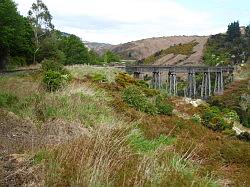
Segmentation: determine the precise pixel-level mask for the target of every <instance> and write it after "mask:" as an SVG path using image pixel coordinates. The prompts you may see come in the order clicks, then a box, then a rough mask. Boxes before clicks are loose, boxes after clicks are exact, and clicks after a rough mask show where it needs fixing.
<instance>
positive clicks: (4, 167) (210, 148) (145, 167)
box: [0, 66, 250, 187]
mask: <svg viewBox="0 0 250 187" xmlns="http://www.w3.org/2000/svg"><path fill="white" fill-rule="evenodd" d="M67 70H68V71H69V72H71V75H72V77H73V80H72V81H71V82H70V84H69V85H68V86H66V87H64V88H62V89H61V90H59V91H57V92H52V93H51V92H47V91H46V90H45V89H43V87H42V85H41V79H42V77H41V75H42V74H41V72H39V71H37V72H33V73H28V72H26V73H24V72H22V73H19V74H15V75H13V74H8V75H6V76H0V86H1V90H0V142H1V144H0V158H1V159H0V186H114V187H116V186H177V187H178V186H208V187H215V186H247V184H249V183H250V181H249V180H250V179H249V177H248V176H249V174H250V169H249V168H250V144H249V142H245V141H240V140H238V139H237V138H236V137H233V136H231V135H230V134H229V135H228V134H225V132H224V133H223V132H218V131H212V130H210V129H208V128H207V127H206V126H204V125H203V123H202V122H201V121H200V120H197V119H200V118H198V116H201V117H202V112H203V111H204V109H203V107H205V106H203V107H201V108H199V107H198V108H197V107H194V106H193V105H190V104H188V103H186V102H181V100H180V98H169V97H167V96H166V95H165V94H162V93H161V92H159V91H157V90H152V89H149V88H148V87H146V85H144V84H143V83H142V82H139V81H135V80H134V79H133V78H132V77H130V76H129V75H127V74H124V73H120V71H119V70H118V69H115V68H110V67H91V66H70V67H67ZM131 88H132V89H131ZM164 95H165V96H164ZM156 96H157V97H156ZM156 99H157V100H158V101H159V102H160V103H163V104H164V105H156V103H154V101H156ZM128 102H129V103H128ZM157 103H158V102H157ZM145 106H147V107H145ZM166 106H168V107H166ZM138 107H139V108H138ZM172 107H173V108H172ZM171 108H172V109H174V111H173V113H165V112H167V111H168V112H169V111H170V109H171ZM148 109H151V110H148ZM172 109H171V110H172ZM144 110H145V111H144ZM155 111H156V112H157V113H155ZM149 112H150V113H149ZM151 113H152V114H151ZM153 113H154V114H153ZM179 114H183V115H179ZM184 114H185V115H184ZM209 114H211V113H209ZM184 116H185V117H184ZM195 116H196V118H194V117H195Z"/></svg>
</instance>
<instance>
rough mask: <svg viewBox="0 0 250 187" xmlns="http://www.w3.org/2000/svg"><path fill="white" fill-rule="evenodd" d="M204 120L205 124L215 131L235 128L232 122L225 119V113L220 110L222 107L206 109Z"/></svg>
mask: <svg viewBox="0 0 250 187" xmlns="http://www.w3.org/2000/svg"><path fill="white" fill-rule="evenodd" d="M202 121H203V125H205V126H207V127H208V128H210V129H212V130H214V131H219V132H222V131H224V130H226V129H232V128H233V125H232V123H231V122H227V121H226V120H225V115H224V114H223V113H222V112H221V111H220V109H219V108H218V107H214V106H213V107H208V108H207V109H205V111H204V113H203V116H202Z"/></svg>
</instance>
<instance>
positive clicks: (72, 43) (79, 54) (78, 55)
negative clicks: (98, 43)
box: [59, 34, 90, 65]
mask: <svg viewBox="0 0 250 187" xmlns="http://www.w3.org/2000/svg"><path fill="white" fill-rule="evenodd" d="M59 49H60V50H61V51H62V52H63V53H64V54H65V62H64V64H65V65H70V64H88V63H90V59H89V53H88V49H87V48H86V47H85V45H84V43H83V42H82V41H81V39H80V38H79V37H77V36H75V35H73V34H72V35H69V36H62V39H61V40H60V44H59Z"/></svg>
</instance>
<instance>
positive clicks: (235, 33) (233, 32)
mask: <svg viewBox="0 0 250 187" xmlns="http://www.w3.org/2000/svg"><path fill="white" fill-rule="evenodd" d="M240 35H241V32H240V24H239V21H236V22H233V23H230V24H229V25H228V29H227V36H228V40H229V41H233V40H234V39H236V38H239V37H240Z"/></svg>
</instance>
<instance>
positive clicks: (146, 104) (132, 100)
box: [122, 85, 157, 114]
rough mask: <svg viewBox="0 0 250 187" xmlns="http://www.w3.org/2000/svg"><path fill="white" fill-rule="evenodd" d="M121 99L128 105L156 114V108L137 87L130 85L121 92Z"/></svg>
mask: <svg viewBox="0 0 250 187" xmlns="http://www.w3.org/2000/svg"><path fill="white" fill-rule="evenodd" d="M122 97H123V100H124V101H125V102H126V103H128V104H129V105H130V106H132V107H135V108H136V109H138V110H140V111H142V112H146V113H149V114H156V113H157V108H156V107H155V106H154V105H153V104H152V103H151V102H150V101H149V100H148V98H147V97H146V96H145V95H144V93H143V92H142V91H141V90H140V88H139V87H137V86H135V85H132V86H129V87H127V88H125V89H124V90H123V92H122Z"/></svg>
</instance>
